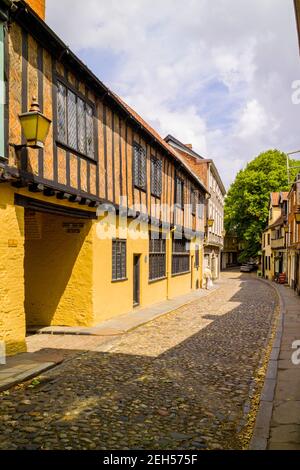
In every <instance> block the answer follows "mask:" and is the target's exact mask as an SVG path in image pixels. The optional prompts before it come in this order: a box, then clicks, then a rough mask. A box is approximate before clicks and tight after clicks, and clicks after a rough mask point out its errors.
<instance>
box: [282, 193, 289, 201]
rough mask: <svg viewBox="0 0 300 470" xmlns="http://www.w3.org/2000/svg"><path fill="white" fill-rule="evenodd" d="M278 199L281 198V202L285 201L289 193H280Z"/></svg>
mask: <svg viewBox="0 0 300 470" xmlns="http://www.w3.org/2000/svg"><path fill="white" fill-rule="evenodd" d="M280 197H281V199H282V201H287V200H288V197H289V192H288V191H282V192H281V193H280Z"/></svg>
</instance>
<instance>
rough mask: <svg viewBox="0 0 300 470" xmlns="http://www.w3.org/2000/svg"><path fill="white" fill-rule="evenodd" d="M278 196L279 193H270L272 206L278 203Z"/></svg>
mask: <svg viewBox="0 0 300 470" xmlns="http://www.w3.org/2000/svg"><path fill="white" fill-rule="evenodd" d="M279 197H280V193H271V195H270V198H271V204H272V206H278V205H279Z"/></svg>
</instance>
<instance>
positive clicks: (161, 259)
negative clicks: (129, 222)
mask: <svg viewBox="0 0 300 470" xmlns="http://www.w3.org/2000/svg"><path fill="white" fill-rule="evenodd" d="M155 235H156V236H152V234H151V233H150V234H149V280H150V281H153V280H155V279H163V278H164V277H165V276H166V240H165V239H163V238H162V234H161V233H159V234H155Z"/></svg>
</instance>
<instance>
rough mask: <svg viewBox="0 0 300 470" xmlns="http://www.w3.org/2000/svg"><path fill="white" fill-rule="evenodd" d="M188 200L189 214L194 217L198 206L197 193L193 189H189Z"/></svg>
mask: <svg viewBox="0 0 300 470" xmlns="http://www.w3.org/2000/svg"><path fill="white" fill-rule="evenodd" d="M190 199H191V201H190V203H191V212H192V215H193V216H195V215H196V214H197V205H198V204H199V191H198V190H197V189H196V188H194V187H191V193H190Z"/></svg>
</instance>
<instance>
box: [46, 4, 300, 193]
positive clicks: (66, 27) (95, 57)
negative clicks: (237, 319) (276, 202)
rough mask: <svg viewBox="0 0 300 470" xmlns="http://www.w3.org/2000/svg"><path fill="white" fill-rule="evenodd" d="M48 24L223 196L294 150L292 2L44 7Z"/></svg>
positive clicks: (298, 141)
mask: <svg viewBox="0 0 300 470" xmlns="http://www.w3.org/2000/svg"><path fill="white" fill-rule="evenodd" d="M46 2H47V3H46V5H47V7H46V21H47V23H48V24H49V25H50V26H51V27H52V28H53V29H54V31H55V32H56V33H57V34H58V35H59V36H60V37H61V38H62V39H63V40H64V41H65V42H66V44H67V45H68V46H69V47H70V48H71V50H73V51H74V52H75V53H76V54H77V55H78V56H79V58H80V59H81V60H82V61H83V62H84V63H85V64H86V65H87V66H88V67H89V68H90V69H91V70H92V71H93V72H94V73H95V74H96V75H97V76H98V77H99V78H100V79H101V80H102V81H103V82H104V83H105V84H106V85H107V86H108V87H109V88H111V89H112V90H114V91H115V92H116V93H118V94H119V95H120V96H121V97H122V98H123V99H124V100H125V101H126V102H127V103H128V104H129V105H130V106H132V107H133V108H134V109H135V110H136V111H137V112H138V113H139V114H140V115H141V116H142V117H143V118H144V119H145V120H146V121H148V122H149V123H150V124H151V125H152V126H153V127H154V128H155V129H156V130H157V131H158V132H159V133H160V134H161V135H162V137H165V136H166V135H167V134H172V135H173V136H174V137H176V138H177V139H179V140H180V141H182V142H183V143H185V144H192V145H193V149H194V150H195V151H196V152H198V153H200V155H202V156H203V157H205V158H213V159H214V161H215V163H216V165H217V167H218V169H219V172H220V175H221V178H222V179H223V181H224V183H225V185H226V187H227V188H228V187H229V185H230V184H231V183H232V182H233V180H234V178H235V175H236V173H237V172H238V171H239V170H240V169H242V168H244V167H245V165H246V163H247V162H248V161H250V160H252V159H253V158H254V157H255V156H256V155H258V154H259V153H260V152H263V151H265V150H267V149H270V148H278V149H279V150H282V151H286V152H289V151H294V150H299V149H300V123H299V117H300V104H293V102H292V93H293V89H292V84H293V82H294V81H296V80H300V57H299V50H298V42H297V33H296V22H295V14H294V8H293V1H292V0H251V1H250V0H213V1H212V0H184V1H182V0H85V1H84V2H83V1H82V0H46Z"/></svg>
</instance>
